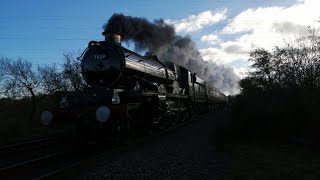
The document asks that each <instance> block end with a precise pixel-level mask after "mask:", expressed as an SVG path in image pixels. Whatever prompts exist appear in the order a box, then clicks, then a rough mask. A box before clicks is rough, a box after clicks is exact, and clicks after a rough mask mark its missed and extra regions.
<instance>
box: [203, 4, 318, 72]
mask: <svg viewBox="0 0 320 180" xmlns="http://www.w3.org/2000/svg"><path fill="white" fill-rule="evenodd" d="M319 7H320V1H319V0H304V1H297V3H296V4H295V5H292V6H290V7H277V6H275V7H264V8H261V7H260V8H255V9H247V10H245V11H243V12H241V13H240V14H238V15H237V16H235V17H234V18H233V19H231V20H230V22H229V23H228V24H227V25H226V26H225V27H224V28H223V29H222V30H221V32H220V34H222V35H223V36H217V35H215V34H209V35H206V36H203V37H204V38H203V39H202V38H201V40H202V41H205V42H210V40H208V39H209V38H208V37H211V36H212V37H214V38H213V42H216V41H214V40H215V39H219V40H220V42H218V43H216V44H215V47H209V48H204V49H201V50H200V52H201V55H202V56H203V57H204V59H205V60H208V61H214V62H217V63H219V64H225V65H228V66H232V67H233V68H234V70H235V72H236V73H237V74H238V75H239V76H240V77H244V76H245V74H246V72H247V71H248V70H249V68H248V66H249V64H248V62H247V60H248V59H249V52H250V51H252V50H254V49H256V48H265V49H268V50H272V48H274V46H282V45H284V40H288V41H292V40H293V39H294V38H296V37H299V36H301V35H303V34H305V33H306V32H307V31H308V27H309V26H311V27H313V28H319V27H320V22H318V21H319V20H320V11H319V10H318V8H319ZM205 37H206V38H205ZM224 38H227V39H228V41H224ZM236 62H237V65H236V66H235V64H236ZM241 62H243V63H241Z"/></svg>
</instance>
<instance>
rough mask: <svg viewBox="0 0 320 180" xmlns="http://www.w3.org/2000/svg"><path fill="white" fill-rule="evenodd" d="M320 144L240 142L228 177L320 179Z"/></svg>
mask: <svg viewBox="0 0 320 180" xmlns="http://www.w3.org/2000/svg"><path fill="white" fill-rule="evenodd" d="M319 150H320V148H319V147H312V146H301V145H295V144H285V145H282V144H280V143H275V142H267V143H261V142H260V143H252V142H251V143H238V144H236V145H235V146H234V149H233V151H232V153H231V154H232V156H231V161H230V164H229V168H228V169H227V170H226V176H225V179H239V180H240V179H248V180H251V179H252V180H253V179H259V180H277V179H281V180H283V179H299V180H304V179H305V180H313V179H320V151H319Z"/></svg>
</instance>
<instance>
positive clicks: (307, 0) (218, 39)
mask: <svg viewBox="0 0 320 180" xmlns="http://www.w3.org/2000/svg"><path fill="white" fill-rule="evenodd" d="M316 5H320V4H319V3H318V0H242V1H240V0H201V1H200V0H176V1H170V0H162V1H155V0H141V1H129V0H128V1H125V0H122V1H121V0H110V1H103V0H96V1H88V0H68V1H65V0H55V1H48V0H28V1H22V0H1V3H0V41H1V43H0V57H8V58H17V57H21V58H24V59H27V60H29V61H31V62H33V63H34V64H35V65H38V64H40V65H42V64H52V63H57V64H61V63H62V61H63V60H62V53H63V52H66V51H78V50H83V49H85V47H86V46H87V43H88V42H89V41H90V40H103V37H102V35H101V32H102V26H103V24H104V23H105V22H106V21H107V20H108V19H109V17H110V16H111V15H112V14H113V13H123V14H125V15H130V16H136V17H145V18H147V19H148V20H150V21H152V20H154V19H160V18H162V19H164V20H166V22H168V23H171V24H172V25H174V26H175V27H176V30H177V33H178V34H181V35H186V34H189V35H190V36H191V38H192V39H193V40H194V41H195V42H196V44H197V47H198V48H199V50H200V52H201V53H202V55H203V57H204V59H205V60H208V61H213V62H217V63H219V64H223V65H225V66H229V67H233V68H234V69H235V71H236V72H237V73H238V74H239V75H240V76H241V75H243V72H245V71H246V70H247V69H246V68H247V67H248V63H247V57H248V56H247V54H248V52H249V51H250V50H252V49H253V48H258V47H263V48H267V49H270V48H271V47H272V46H274V45H277V43H278V42H279V38H280V39H281V35H282V39H283V37H284V35H285V36H287V35H288V34H289V35H291V34H292V33H291V32H293V35H297V34H301V33H302V32H303V30H301V28H302V29H303V27H307V26H309V25H311V26H317V23H316V20H317V19H318V20H319V17H320V13H319V12H318V10H316V9H315V8H317V7H320V6H316ZM310 8H311V9H310ZM302 14H303V15H302ZM219 15H220V16H219ZM302 16H303V17H305V18H307V19H303V18H302ZM215 18H216V20H215V21H213V20H214V19H215ZM208 19H210V22H208V23H204V21H207V20H208ZM186 22H188V23H186ZM199 22H200V25H199ZM201 22H202V24H201ZM314 24H315V25H314ZM318 24H319V23H318ZM197 25H199V27H198V28H196V29H190V27H197ZM188 27H189V29H188ZM299 28H300V30H299ZM275 33H277V34H275ZM290 33H291V34H290ZM294 33H295V34H294ZM264 38H265V39H264ZM241 73H242V74H241Z"/></svg>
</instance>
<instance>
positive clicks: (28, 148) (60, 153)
mask: <svg viewBox="0 0 320 180" xmlns="http://www.w3.org/2000/svg"><path fill="white" fill-rule="evenodd" d="M197 118H201V116H200V117H197ZM195 119H196V118H194V117H193V118H191V120H189V121H186V122H183V123H179V124H177V125H175V126H170V127H168V128H166V129H165V130H162V131H157V132H154V133H152V134H151V135H148V136H143V137H140V138H131V139H128V140H127V141H126V144H124V145H121V146H116V145H114V144H105V145H99V144H95V143H92V144H90V145H88V146H86V147H82V149H79V148H78V147H74V146H70V143H69V145H67V144H68V143H66V144H64V145H60V146H59V147H52V145H54V143H53V142H58V141H57V140H53V139H50V138H47V139H46V138H44V139H39V140H35V141H29V142H24V143H20V144H14V145H10V146H5V147H2V148H0V154H2V155H8V156H7V157H2V156H1V155H0V179H43V178H50V177H55V176H56V175H57V174H63V173H65V172H67V171H68V170H70V169H71V168H72V167H75V166H77V165H79V164H81V163H83V162H84V161H87V160H89V161H90V159H94V158H95V157H97V156H99V155H100V154H104V153H109V152H110V153H111V154H112V153H114V152H117V151H123V150H124V149H127V148H129V147H130V146H132V145H134V144H140V143H144V142H148V141H149V140H150V139H152V138H154V137H159V136H161V135H162V134H164V133H170V132H173V131H174V130H175V129H178V128H180V127H182V126H184V125H186V124H188V122H191V121H194V120H195ZM49 142H52V144H51V145H49ZM39 147H41V148H39ZM30 153H31V154H30ZM12 155H14V156H15V155H18V157H15V158H13V159H11V161H9V160H8V159H10V157H13V156H12ZM26 157H27V158H26ZM6 158H7V159H6ZM4 162H6V163H4ZM1 163H2V164H1Z"/></svg>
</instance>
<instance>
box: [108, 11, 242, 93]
mask: <svg viewBox="0 0 320 180" xmlns="http://www.w3.org/2000/svg"><path fill="white" fill-rule="evenodd" d="M103 28H104V31H105V32H108V33H117V34H120V35H121V36H122V39H123V41H126V42H132V43H133V44H134V46H135V49H136V50H137V51H144V50H147V51H152V52H154V53H155V54H157V55H158V58H159V59H160V60H161V61H172V62H174V63H176V64H178V65H181V66H184V67H185V68H187V69H189V70H191V71H192V72H195V73H197V75H198V76H200V77H202V78H203V79H204V80H206V81H207V82H208V83H209V85H212V86H214V87H216V88H218V89H220V90H221V91H223V92H226V93H228V94H234V93H236V92H237V82H238V80H239V77H238V76H237V75H236V74H235V73H234V71H233V69H232V68H227V67H225V66H223V65H218V64H216V63H214V62H208V61H204V60H203V58H202V56H201V54H200V52H199V50H198V49H197V47H196V45H195V43H194V42H193V41H192V40H191V38H190V36H184V37H182V36H179V35H177V34H176V33H175V30H174V27H173V26H171V25H168V24H166V23H165V22H164V21H163V20H162V19H159V20H155V21H154V22H150V21H148V20H147V19H145V18H138V17H131V16H125V15H123V14H113V15H112V16H111V18H110V19H109V20H108V22H107V23H106V24H105V25H104V26H103Z"/></svg>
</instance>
